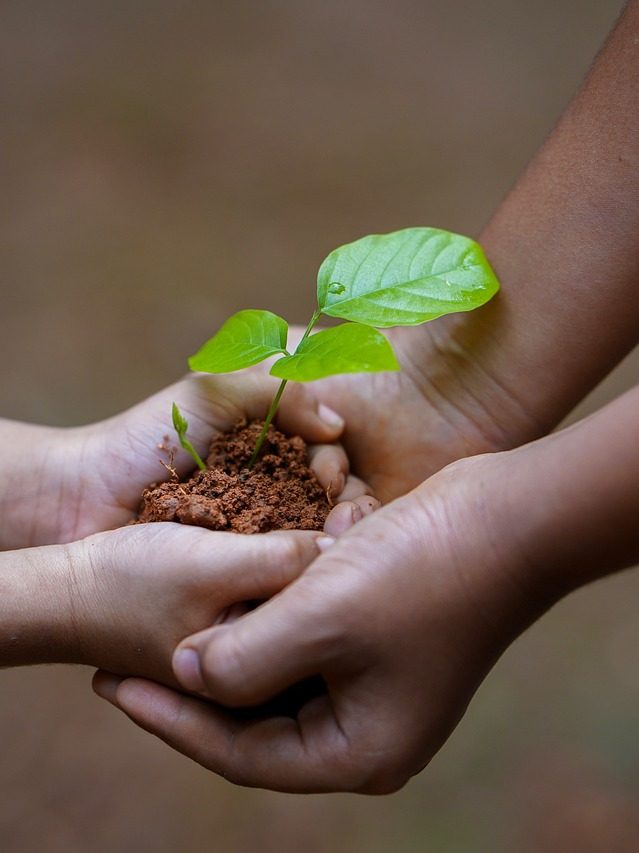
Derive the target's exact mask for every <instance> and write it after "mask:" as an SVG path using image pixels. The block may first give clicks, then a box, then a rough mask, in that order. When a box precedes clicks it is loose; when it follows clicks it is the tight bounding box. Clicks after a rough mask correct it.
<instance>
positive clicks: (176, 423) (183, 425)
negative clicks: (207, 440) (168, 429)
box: [171, 403, 189, 440]
mask: <svg viewBox="0 0 639 853" xmlns="http://www.w3.org/2000/svg"><path fill="white" fill-rule="evenodd" d="M171 415H172V417H173V429H174V430H175V431H176V433H177V434H178V438H179V439H180V440H181V439H182V438H183V437H184V436H185V435H186V431H187V430H188V428H189V425H188V422H187V420H186V418H185V417H184V416H183V414H182V412H181V411H180V410H179V409H178V407H177V403H173V408H172V409H171Z"/></svg>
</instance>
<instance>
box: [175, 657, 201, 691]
mask: <svg viewBox="0 0 639 853" xmlns="http://www.w3.org/2000/svg"><path fill="white" fill-rule="evenodd" d="M173 672H174V673H175V677H176V678H177V680H178V681H179V682H180V684H181V685H182V687H185V688H186V689H187V690H191V691H192V692H193V693H203V692H204V690H205V686H204V681H203V679H202V670H201V669H200V656H199V655H198V653H197V652H196V651H195V649H178V650H177V651H176V653H175V654H174V655H173Z"/></svg>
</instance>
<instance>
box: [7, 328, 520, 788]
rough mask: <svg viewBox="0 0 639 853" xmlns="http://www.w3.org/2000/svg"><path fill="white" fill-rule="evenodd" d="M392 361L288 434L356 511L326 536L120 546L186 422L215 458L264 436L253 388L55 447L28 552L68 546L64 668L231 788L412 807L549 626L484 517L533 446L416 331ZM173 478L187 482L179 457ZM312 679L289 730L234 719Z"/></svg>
mask: <svg viewBox="0 0 639 853" xmlns="http://www.w3.org/2000/svg"><path fill="white" fill-rule="evenodd" d="M394 344H395V348H396V350H397V351H398V355H399V357H400V361H401V362H402V365H403V369H402V371H401V372H400V373H397V374H374V375H354V376H341V377H335V378H332V379H327V380H323V381H322V382H319V383H315V384H314V385H313V386H298V387H297V388H295V387H290V386H289V389H288V390H287V392H286V394H285V395H284V398H283V404H282V407H281V412H280V414H279V426H280V427H281V428H282V429H283V430H284V431H286V432H289V433H295V434H299V435H301V436H302V437H304V438H305V439H306V440H307V441H308V442H309V443H310V444H311V445H312V449H311V457H312V466H313V468H314V470H315V471H316V473H317V475H318V477H319V479H320V481H321V482H322V483H323V485H324V486H328V484H329V482H330V483H331V484H332V486H331V488H332V491H333V492H340V494H339V498H338V501H339V502H338V503H337V505H336V506H335V508H334V509H333V511H332V513H331V515H330V516H329V518H328V520H327V523H326V529H325V532H324V533H315V532H310V531H290V532H288V531H283V532H275V533H269V534H265V535H253V536H239V535H237V534H232V533H221V532H212V531H208V530H203V529H199V528H193V527H187V526H183V525H175V524H168V523H165V524H148V525H133V526H128V527H126V526H123V525H126V524H127V522H128V521H130V520H131V519H132V518H134V516H135V511H136V508H137V505H138V502H139V497H140V492H141V489H142V488H143V487H145V486H146V485H147V484H148V483H149V482H151V481H154V480H157V479H161V476H162V473H161V472H162V469H161V468H160V463H159V459H160V457H161V453H160V451H159V449H158V445H159V444H161V443H162V442H163V441H164V437H165V435H166V434H167V433H170V432H171V429H170V425H169V418H170V409H171V402H172V401H173V400H175V402H177V404H178V406H179V407H180V409H181V410H182V411H183V412H184V414H185V415H186V417H187V418H188V420H189V424H190V432H189V435H190V438H191V440H192V441H193V443H194V444H195V446H196V448H197V449H198V450H199V451H200V452H201V453H204V452H205V451H206V448H207V446H208V443H209V442H210V440H211V438H212V437H213V435H215V434H216V433H217V432H218V431H222V430H224V429H226V428H228V427H229V426H230V425H231V424H233V422H234V421H236V419H237V418H239V417H248V418H254V417H260V416H263V415H264V413H265V411H266V409H267V407H268V404H269V402H270V400H271V398H272V392H273V388H272V386H271V382H270V379H267V378H266V377H265V376H264V375H263V374H262V373H261V372H258V371H257V370H256V371H249V372H246V373H244V374H239V375H238V374H236V375H234V376H218V377H214V376H205V375H201V374H200V375H194V376H190V377H188V378H186V379H184V380H182V381H181V382H179V383H177V384H176V385H174V386H172V387H170V388H167V389H165V390H164V391H162V392H160V393H159V394H157V395H155V396H154V397H151V398H150V399H149V400H147V401H145V402H143V403H141V404H139V405H138V406H136V407H134V408H132V409H130V410H128V411H127V412H124V413H123V414H121V415H118V416H116V417H114V418H112V419H110V420H109V421H106V422H102V423H99V424H94V425H91V426H88V427H80V428H73V429H69V430H65V431H55V430H51V431H49V432H47V436H48V437H47V439H46V440H44V439H43V440H41V441H40V452H41V453H42V456H43V459H42V468H41V470H42V472H44V473H43V474H42V475H41V477H40V479H39V483H38V487H37V491H35V490H34V493H33V494H31V495H27V498H28V499H29V500H30V501H31V505H32V507H33V511H34V514H35V518H36V521H33V522H32V523H31V524H30V527H29V534H28V540H26V541H22V542H19V543H17V544H19V545H22V546H23V545H32V546H34V545H41V544H43V543H50V542H56V543H67V544H56V545H52V546H49V549H50V550H52V551H53V558H54V559H53V562H54V565H57V566H58V572H59V584H58V587H59V589H60V590H62V591H63V594H64V595H65V596H66V599H65V600H66V601H67V610H66V612H67V613H68V618H65V617H62V616H61V617H60V618H59V620H58V625H57V627H56V629H55V630H54V631H52V633H51V638H50V642H51V652H50V655H49V658H50V659H59V660H67V661H73V662H79V663H84V664H90V665H93V666H96V667H98V668H99V671H98V672H97V674H96V676H95V678H94V689H95V691H96V692H97V693H98V695H100V696H101V697H103V698H105V699H107V700H108V701H110V702H111V703H112V704H114V705H115V706H117V707H118V708H120V709H121V710H122V711H124V712H125V713H126V714H127V715H128V716H129V717H130V718H131V719H132V720H134V721H135V722H136V723H137V724H138V725H140V726H142V727H143V728H145V729H147V730H148V731H150V732H153V733H154V734H156V735H158V736H159V737H160V738H162V739H163V740H165V741H166V742H168V743H169V744H170V745H171V746H173V747H174V748H176V749H178V750H179V751H181V752H183V753H184V754H186V755H188V756H190V757H191V758H193V759H194V760H196V761H198V762H200V763H201V764H202V765H204V766H205V767H207V768H209V769H211V770H213V771H214V772H216V773H219V774H221V775H223V776H224V777H225V778H227V779H229V780H231V781H233V782H236V783H239V784H243V785H250V786H260V787H267V788H273V789H276V790H282V791H304V792H314V791H333V790H350V791H358V792H364V793H385V792H390V791H393V790H396V789H398V788H399V787H401V786H402V785H403V784H404V783H405V782H406V781H407V780H408V779H409V778H410V777H411V776H412V775H414V774H415V773H417V772H418V771H419V770H421V769H422V768H423V767H424V766H425V765H426V764H427V763H428V761H429V760H430V758H431V757H432V755H433V754H434V753H435V752H436V751H437V749H438V748H439V747H440V746H441V744H442V743H443V742H444V740H445V739H446V737H447V736H448V734H449V733H450V731H451V730H452V728H453V727H454V725H455V724H456V723H457V721H458V720H459V718H460V716H461V715H462V714H463V712H464V710H465V708H466V706H467V704H468V702H469V700H470V698H471V697H472V694H473V693H474V691H475V689H476V688H477V686H478V684H479V683H480V681H481V679H482V677H483V676H484V675H485V673H486V672H487V671H488V669H489V668H490V667H491V665H492V663H493V662H494V661H495V660H496V658H497V657H498V656H499V654H500V653H501V652H502V651H503V649H504V648H505V647H506V646H507V644H508V643H509V641H510V640H511V639H512V638H513V636H515V635H516V634H517V633H518V632H519V631H520V630H522V628H523V627H525V625H526V624H527V623H528V622H529V621H530V620H531V619H532V618H534V615H535V612H534V611H535V606H536V605H535V595H534V594H532V595H531V594H530V592H531V591H530V590H528V589H523V587H522V584H521V583H520V582H519V578H518V572H517V560H516V559H513V555H512V554H507V553H502V552H501V551H500V550H499V549H498V548H496V547H495V544H494V535H493V534H494V529H495V527H496V525H498V524H499V519H497V518H495V517H494V511H493V510H492V509H491V507H490V501H486V500H485V497H486V495H490V493H491V491H495V492H496V491H498V490H500V489H502V487H503V483H504V481H505V479H506V478H505V474H504V472H505V465H507V459H506V457H507V456H508V453H503V452H495V451H497V450H499V449H500V448H502V447H504V446H507V445H508V444H516V443H518V442H519V440H520V439H521V438H522V437H523V435H524V433H525V432H526V430H527V429H529V428H530V425H529V424H525V423H523V422H522V421H521V420H518V418H519V415H518V414H517V415H515V414H514V412H515V409H514V408H513V407H509V403H508V401H507V400H506V399H502V400H501V401H499V400H498V399H496V396H495V395H498V394H500V393H501V391H500V390H499V388H498V387H497V386H491V387H488V386H487V387H486V388H484V389H483V392H484V393H485V395H489V396H490V395H492V399H491V403H492V404H494V405H493V409H494V410H495V411H498V412H499V416H500V425H499V426H498V425H497V424H496V422H495V421H494V420H493V419H492V417H491V416H490V415H489V414H488V411H489V409H488V407H486V406H474V405H473V403H472V400H473V399H474V395H473V394H469V393H468V389H467V388H465V389H463V394H462V386H461V384H460V383H459V382H457V381H456V380H455V371H454V369H452V368H451V367H450V365H448V364H446V363H445V362H446V359H445V356H444V355H443V354H442V350H441V348H440V347H437V346H435V343H434V339H433V338H432V334H431V333H430V331H425V330H424V329H420V330H403V332H402V334H401V335H397V336H396V338H395V341H394ZM480 390H481V389H476V393H477V394H479V393H480ZM511 415H512V416H511ZM477 454H481V455H477ZM455 460H458V461H455ZM349 463H350V469H349ZM451 463H452V464H451ZM174 464H175V467H176V468H177V470H178V472H179V473H180V474H181V475H182V474H185V473H187V472H188V470H189V468H190V467H192V462H191V461H190V458H189V457H188V456H187V455H186V454H183V453H182V451H180V452H179V453H178V454H177V456H176V459H175V462H174ZM368 495H375V496H376V497H377V498H379V500H380V501H381V503H382V504H383V506H381V508H376V507H378V506H379V503H378V502H377V501H373V500H371V499H370V498H369V497H368ZM373 509H375V511H372V510H373ZM101 531H105V532H101ZM533 592H534V591H533ZM57 594H58V595H59V594H60V593H59V592H58V593H57ZM256 601H259V602H262V603H261V604H260V605H259V606H258V607H256V608H255V607H252V608H251V609H249V608H248V607H246V605H245V602H256ZM63 609H64V608H63ZM313 676H315V677H316V676H320V677H321V678H322V679H323V683H324V686H325V691H324V692H321V693H320V695H315V696H314V698H311V699H310V700H309V701H308V702H306V703H305V704H304V705H303V706H302V707H301V709H300V710H299V712H298V713H297V715H296V716H295V718H292V717H290V716H285V715H281V714H279V713H275V712H266V713H264V714H259V713H258V714H254V713H253V714H246V713H245V712H244V713H242V712H238V711H237V709H242V708H246V707H249V706H251V707H253V706H259V705H260V704H262V703H265V702H267V700H269V699H270V698H271V697H273V696H275V695H277V694H279V693H280V692H281V691H283V690H285V689H286V688H287V687H289V686H291V685H294V684H296V683H298V682H300V681H303V680H304V679H306V678H309V677H313Z"/></svg>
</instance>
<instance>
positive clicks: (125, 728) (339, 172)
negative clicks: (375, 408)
mask: <svg viewBox="0 0 639 853" xmlns="http://www.w3.org/2000/svg"><path fill="white" fill-rule="evenodd" d="M620 5H621V4H620V2H619V0H582V1H581V2H579V3H575V2H571V0H538V1H537V2H530V0H484V2H482V3H473V2H471V0H394V2H393V3H390V2H382V0H367V1H366V2H365V0H350V2H344V0H322V2H310V0H298V1H297V2H293V0H280V1H279V2H278V0H264V2H252V3H251V2H244V0H239V2H237V1H236V2H222V0H217V2H205V0H194V2H186V0H184V2H178V0H174V2H168V0H154V1H153V2H150V0H136V2H132V0H128V2H122V0H111V2H109V3H97V2H73V0H58V2H57V3H49V2H44V0H40V2H32V0H15V2H11V0H4V2H2V4H0V98H1V112H0V138H1V140H2V143H1V144H2V154H1V157H0V187H1V189H0V217H1V222H0V247H1V248H0V252H1V262H0V276H1V297H0V356H1V359H0V365H1V367H0V376H1V380H2V384H1V387H2V393H1V396H0V406H1V413H2V414H3V415H4V416H7V417H14V418H20V419H25V420H33V421H36V422H42V423H49V424H75V423H81V422H89V421H92V420H95V419H98V418H101V417H103V416H106V415H109V414H111V413H114V412H116V411H118V410H121V409H123V408H125V407H127V406H128V405H130V404H132V403H133V402H135V401H137V400H139V399H141V398H142V397H144V396H146V395H148V394H150V393H151V392H153V391H155V390H156V389H158V388H159V387H161V386H163V385H165V384H167V383H169V382H171V381H173V380H174V379H175V378H176V377H178V376H179V375H180V374H181V373H182V371H183V369H184V364H185V358H186V356H187V355H188V354H189V353H190V352H192V351H193V349H194V347H195V346H197V345H198V344H199V343H200V342H201V341H202V340H203V339H204V338H205V337H208V336H209V335H210V334H211V333H212V332H213V330H214V329H215V328H216V327H217V325H218V324H219V323H220V322H221V321H222V320H223V319H224V318H225V317H226V316H227V315H228V314H229V313H230V312H232V311H235V310H238V309H239V308H242V307H260V306H261V307H269V308H271V309H272V310H275V311H278V312H281V313H283V314H285V315H286V316H287V317H289V318H290V319H293V320H297V321H304V320H305V318H306V317H307V315H308V314H309V310H310V308H311V300H312V293H313V283H314V276H315V271H316V268H317V265H318V263H319V262H320V261H321V259H322V258H323V257H324V255H325V254H326V252H327V251H328V250H330V249H331V248H333V247H334V246H335V245H338V244H339V243H342V242H345V241H348V240H350V239H353V238H355V237H357V236H360V235H363V234H365V233H367V232H370V231H385V230H391V229H394V228H399V227H402V226H405V225H408V224H418V223H423V224H437V225H440V226H443V227H448V228H451V229H454V230H458V231H462V232H467V233H471V234H477V233H478V231H479V230H480V228H481V226H482V224H483V223H484V222H485V220H486V219H487V218H488V216H489V215H490V213H491V211H492V210H493V209H494V207H495V206H496V205H497V204H498V202H499V200H500V198H501V197H502V196H503V195H504V193H505V192H506V191H507V189H508V188H509V186H510V185H511V184H512V182H513V180H514V179H515V177H516V175H517V174H518V172H519V171H520V170H521V169H522V167H523V166H524V165H525V163H526V162H527V160H528V159H529V157H530V156H531V155H532V153H533V152H534V150H535V149H536V148H537V146H538V145H539V144H540V143H541V141H542V140H543V138H544V136H545V135H546V134H547V133H548V131H549V130H550V128H551V127H552V125H553V123H554V121H555V120H556V119H557V117H558V115H559V114H560V112H561V110H562V108H563V107H564V105H565V104H566V103H567V101H568V100H569V98H570V97H571V95H572V93H573V92H574V90H575V88H576V86H577V85H578V82H579V80H580V79H581V78H582V76H583V74H584V72H585V71H586V69H587V67H588V65H589V63H590V61H591V59H592V57H593V55H594V53H595V52H596V50H597V48H598V47H599V45H600V44H601V42H602V40H603V38H604V36H605V34H606V32H607V31H608V30H609V28H610V27H611V25H612V23H613V21H614V20H615V18H616V15H617V14H618V12H619V10H620ZM638 376H639V358H638V357H637V353H635V354H634V355H631V356H630V357H629V358H628V359H627V360H626V361H625V362H624V363H623V364H622V365H621V366H620V367H619V368H618V369H617V371H615V373H614V374H613V375H612V376H611V377H610V378H609V379H608V380H607V381H606V382H605V383H604V384H603V386H601V387H600V388H599V389H598V390H597V391H596V392H595V393H594V394H593V395H592V396H591V398H589V400H588V401H586V403H585V404H584V405H583V406H582V407H580V410H579V412H578V413H579V414H580V413H583V412H584V411H588V410H590V409H592V408H593V407H595V406H596V405H599V404H601V403H602V402H604V401H605V400H607V399H609V398H610V397H612V396H614V395H615V394H616V393H618V392H619V391H620V390H622V389H623V388H624V387H628V386H629V385H630V384H631V383H632V382H634V381H636V379H637V377H638ZM638 600H639V577H637V576H636V575H633V573H626V574H625V575H622V576H618V577H616V578H613V579H610V580H607V581H605V582H602V583H598V584H596V585H595V586H593V587H590V588H589V589H586V590H584V591H582V592H580V593H578V594H576V595H573V596H572V597H571V598H570V599H569V600H567V601H565V602H564V603H562V604H561V605H560V606H558V607H557V608H555V610H554V611H553V612H552V613H550V614H549V615H547V616H546V617H544V618H543V619H542V620H541V623H539V624H538V625H536V626H535V627H533V628H532V629H531V630H530V631H529V632H528V633H527V634H526V635H525V636H524V637H523V638H522V639H521V640H520V641H519V642H517V643H516V645H515V646H514V647H513V648H512V649H511V650H510V651H509V652H508V653H507V654H506V655H505V657H504V658H503V659H502V660H501V661H500V663H499V664H498V666H497V667H496V669H495V671H494V672H493V673H492V674H491V676H490V677H489V679H488V680H487V682H486V683H485V685H484V686H483V687H482V689H481V690H480V692H479V694H478V696H477V697H476V699H475V700H474V702H473V703H472V706H471V708H470V711H469V713H468V715H467V717H466V719H465V720H464V721H463V723H462V724H461V725H460V727H459V729H458V730H457V732H456V733H455V734H454V736H453V737H452V739H451V740H450V742H449V743H448V745H447V746H446V747H445V748H444V749H443V751H442V752H441V753H440V755H438V756H437V758H436V759H435V760H434V761H433V763H432V765H431V766H430V767H429V768H428V770H427V771H426V772H424V773H423V774H422V775H421V776H420V777H418V778H417V779H415V780H413V782H412V783H411V784H409V785H408V787H407V788H406V789H404V790H403V791H401V792H400V793H398V794H396V795H394V796H392V797H389V798H385V799H381V800H379V799H365V798H358V797H353V796H328V797H315V796H310V797H292V796H283V795H278V794H272V793H267V792H261V791H249V790H240V789H236V788H233V787H231V786H230V785H228V784H227V783H225V782H224V781H222V780H220V779H217V778H215V777H214V776H212V775H210V774H208V773H207V772H205V771H204V770H202V769H201V768H199V767H198V766H196V765H195V764H193V763H191V762H189V761H188V760H187V759H185V758H182V757H180V756H178V755H177V754H174V753H172V752H171V751H170V750H169V749H168V748H167V747H165V746H164V745H163V744H161V743H160V742H158V741H155V740H154V739H153V738H151V737H150V736H149V735H147V734H145V733H143V732H141V731H138V730H137V729H135V728H134V727H133V726H132V725H131V724H130V723H129V722H128V721H127V720H126V719H125V718H124V717H122V716H121V715H119V713H118V712H116V711H115V710H113V709H112V708H110V707H109V706H108V705H106V704H105V703H102V702H100V701H99V700H98V699H96V698H94V697H93V696H92V694H91V692H90V690H89V681H90V672H89V671H88V670H83V669H80V668H78V669H71V668H65V667H48V668H34V669H31V670H23V671H7V672H3V673H2V674H1V677H0V685H1V687H0V739H1V744H2V746H1V748H0V789H1V790H2V797H1V798H0V848H1V849H2V850H3V851H7V853H14V851H31V850H47V851H48V853H57V851H65V853H75V851H78V853H83V852H84V851H92V853H103V851H104V853H112V851H130V850H136V851H141V853H146V851H149V853H151V851H152V852H153V853H163V851H167V853H168V851H177V850H179V851H182V853H199V851H209V850H212V851H220V853H227V851H228V853H248V851H257V850H259V851H263V853H270V851H278V853H289V851H297V850H300V849H303V850H305V851H306V853H324V851H331V853H334V851H338V853H339V851H349V853H360V851H362V853H363V851H366V853H386V851H394V853H404V851H406V853H408V851H443V853H457V851H460V853H461V852H462V851H463V853H467V851H470V853H475V851H491V853H501V851H503V853H510V851H518V853H519V851H521V853H529V851H530V853H533V851H534V853H538V851H552V852H553V853H554V851H566V850H579V851H582V853H584V851H585V853H590V852H591V851H594V853H599V851H602V853H603V851H605V853H611V851H616V853H625V851H636V850H637V849H639V737H638V733H639V729H638V725H637V717H638V712H639V666H638V664H637V648H638V646H639V607H638V606H637V601H638ZM434 701H436V697H434Z"/></svg>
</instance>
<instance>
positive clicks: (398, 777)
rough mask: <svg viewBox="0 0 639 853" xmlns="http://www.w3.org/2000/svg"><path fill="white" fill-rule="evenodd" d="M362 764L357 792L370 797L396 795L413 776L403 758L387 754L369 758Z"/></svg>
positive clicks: (377, 754)
mask: <svg viewBox="0 0 639 853" xmlns="http://www.w3.org/2000/svg"><path fill="white" fill-rule="evenodd" d="M362 764H363V769H362V772H361V773H360V778H359V780H358V785H357V788H356V791H357V792H358V793H361V794H368V795H370V796H384V795H387V794H394V793H396V792H397V791H399V790H400V789H401V788H403V787H404V785H406V783H407V782H408V781H409V779H410V778H411V775H412V774H411V773H410V771H409V770H408V769H407V762H406V761H405V760H404V759H403V758H398V757H397V756H394V755H392V754H389V753H386V752H385V753H383V754H379V753H376V754H375V755H372V756H369V758H368V760H365V761H363V762H362Z"/></svg>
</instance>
